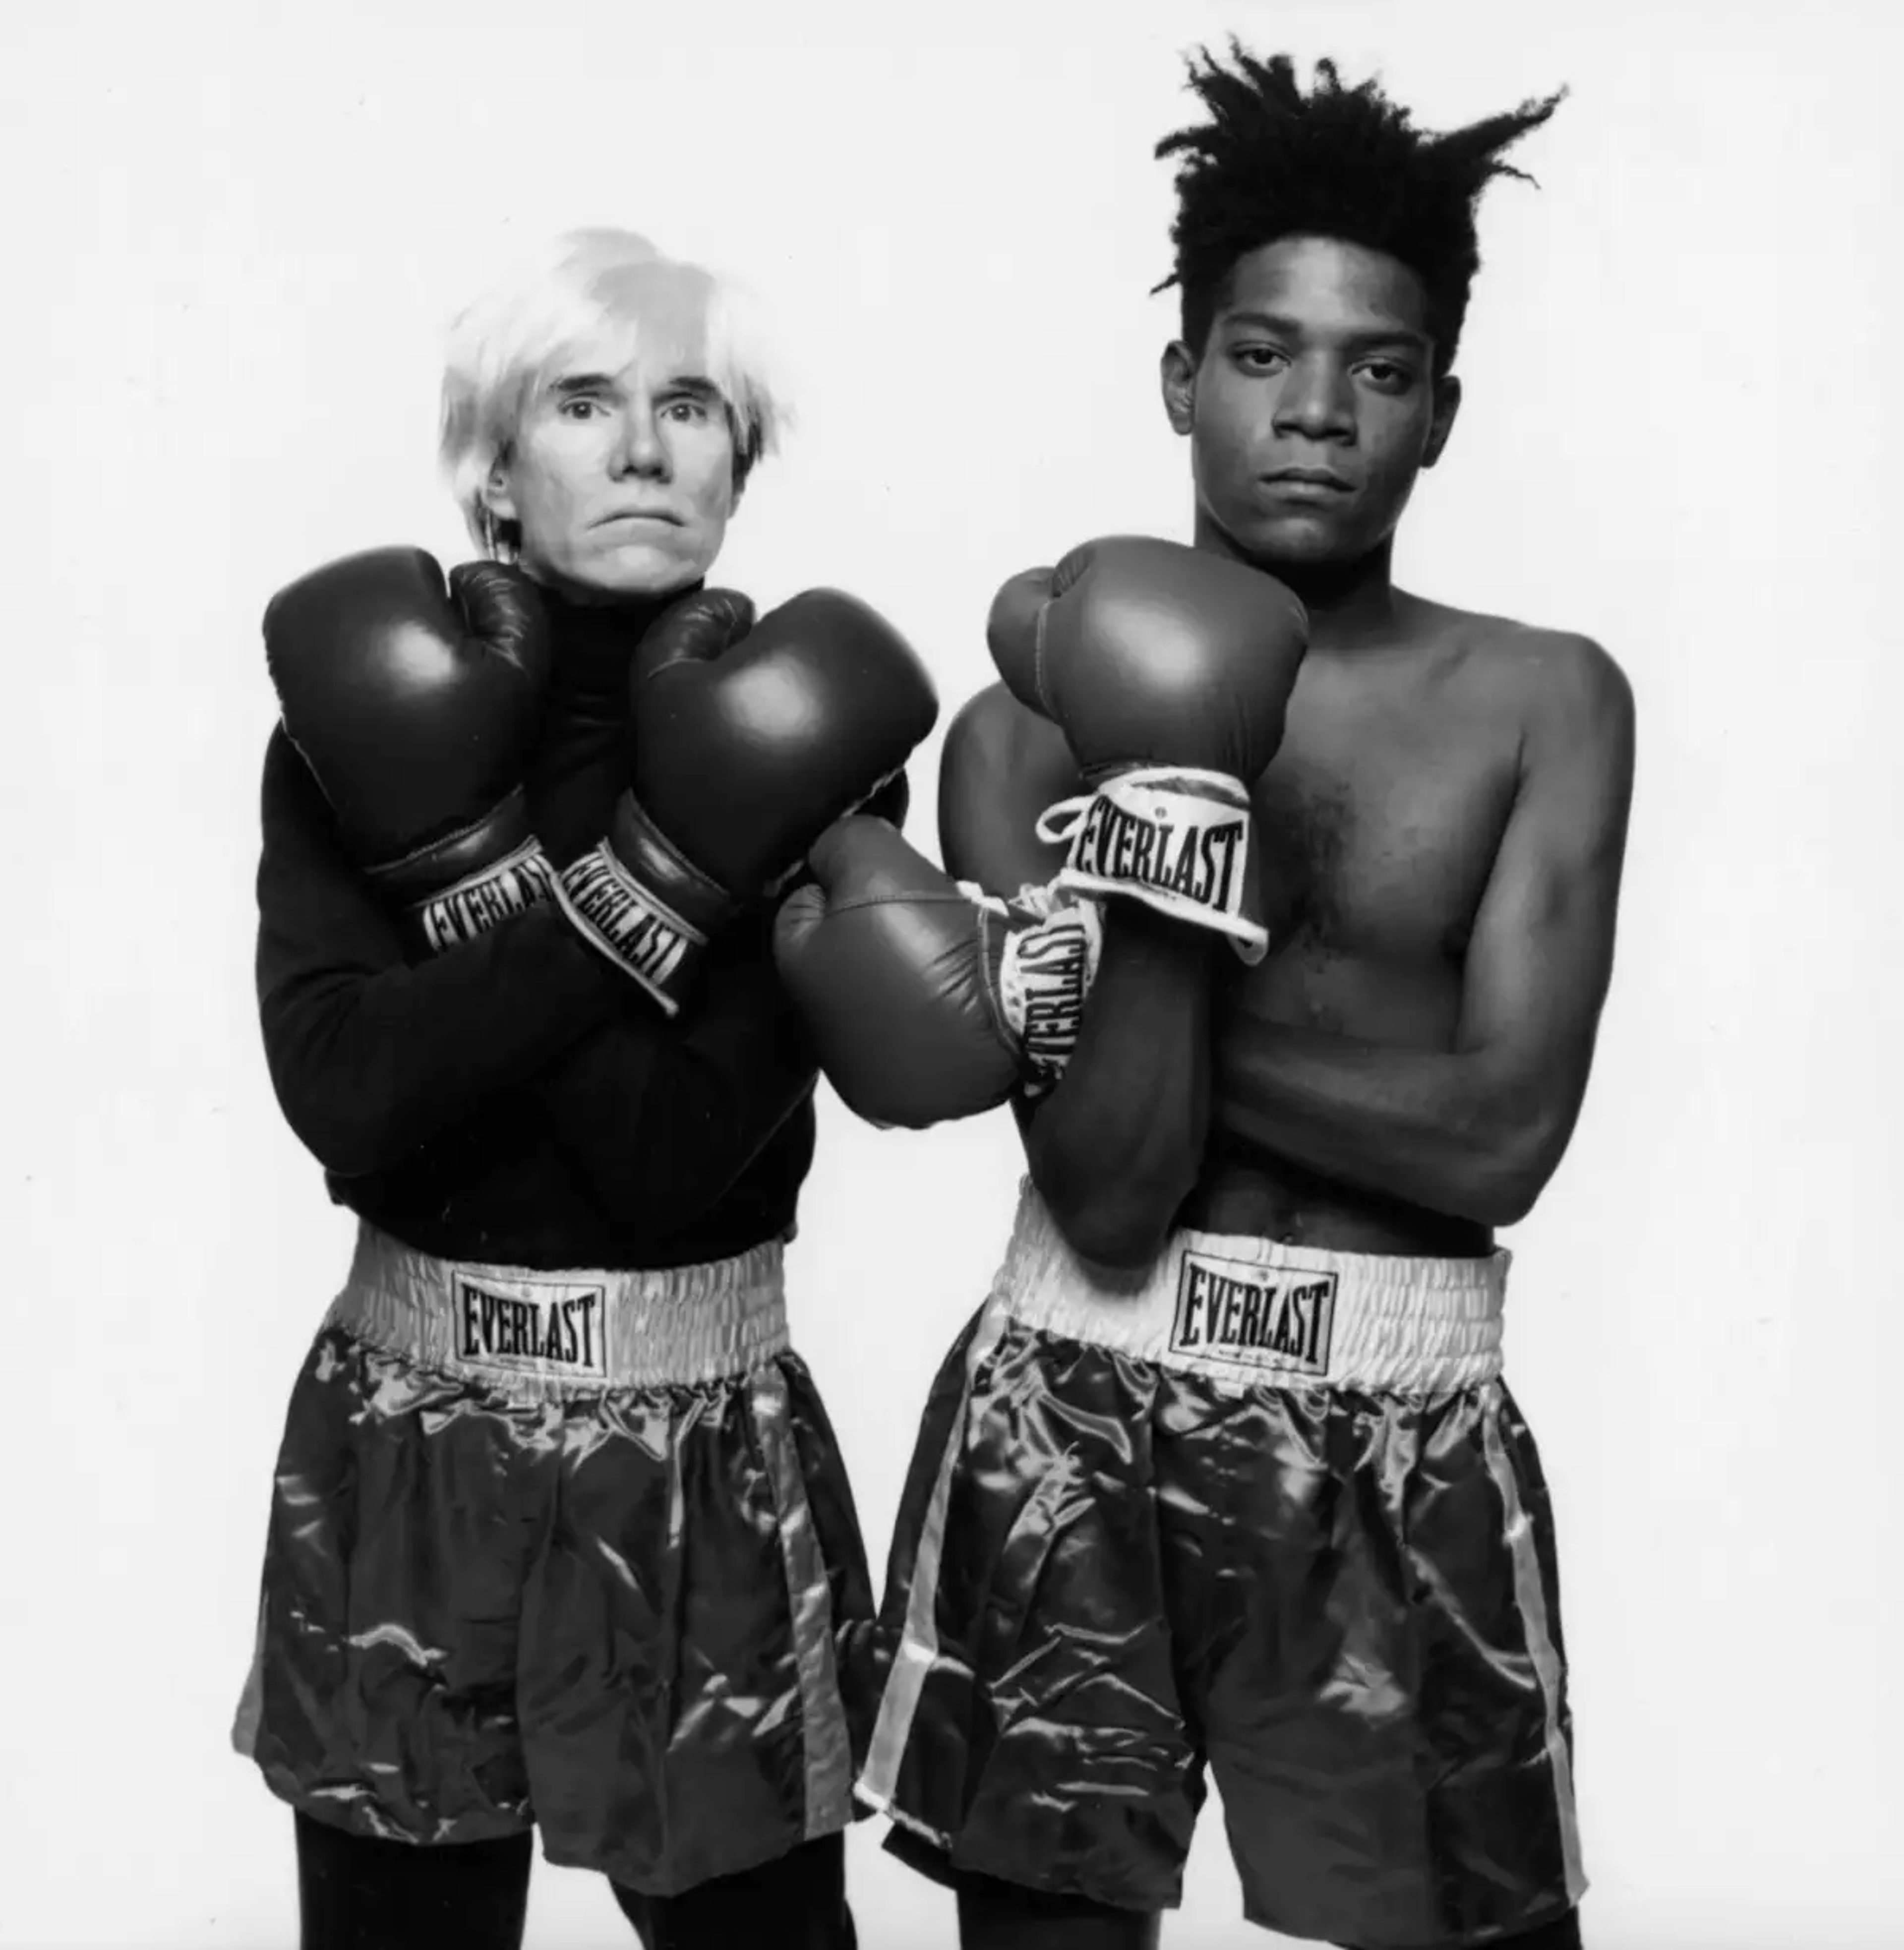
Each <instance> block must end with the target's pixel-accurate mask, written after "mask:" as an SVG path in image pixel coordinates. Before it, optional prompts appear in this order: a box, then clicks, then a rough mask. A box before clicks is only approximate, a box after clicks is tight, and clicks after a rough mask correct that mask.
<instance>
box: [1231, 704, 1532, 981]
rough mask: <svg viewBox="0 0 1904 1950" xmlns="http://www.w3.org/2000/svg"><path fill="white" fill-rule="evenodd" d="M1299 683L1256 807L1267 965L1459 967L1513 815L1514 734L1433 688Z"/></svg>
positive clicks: (1509, 721) (1504, 717)
mask: <svg viewBox="0 0 1904 1950" xmlns="http://www.w3.org/2000/svg"><path fill="white" fill-rule="evenodd" d="M1304 676H1305V682H1304V684H1298V689H1297V692H1296V694H1295V697H1294V699H1292V706H1291V711H1290V717H1289V729H1288V732H1287V734H1286V736H1285V740H1284V743H1283V745H1282V749H1281V751H1280V752H1279V753H1278V755H1277V757H1276V762H1275V763H1274V764H1273V765H1272V766H1271V767H1270V770H1269V771H1268V772H1267V774H1265V775H1264V777H1263V778H1262V780H1261V781H1260V782H1259V783H1258V785H1257V790H1256V794H1255V799H1256V804H1257V815H1258V817H1257V833H1258V836H1259V848H1260V852H1259V862H1260V864H1259V873H1260V877H1261V883H1262V887H1263V892H1264V901H1265V906H1266V909H1267V918H1268V920H1269V924H1270V934H1271V939H1272V941H1273V942H1274V943H1275V944H1276V946H1275V948H1273V950H1272V955H1273V958H1276V957H1278V956H1282V957H1292V958H1300V959H1302V960H1304V961H1308V962H1310V963H1312V964H1313V963H1314V962H1315V961H1318V960H1322V961H1335V960H1345V961H1365V962H1370V963H1373V964H1382V965H1384V966H1386V967H1391V968H1406V967H1416V968H1418V969H1422V970H1426V969H1427V968H1428V967H1431V966H1435V965H1439V966H1443V967H1446V966H1453V967H1459V965H1460V962H1461V961H1462V959H1463V956H1464V955H1465V953H1466V948H1467V943H1468V940H1469V936H1470V935H1471V933H1472V930H1473V927H1474V922H1475V917H1476V914H1477V913H1478V911H1479V908H1480V905H1481V901H1482V896H1483V894H1484V893H1485V890H1486V888H1487V884H1488V877H1489V874H1490V872H1491V868H1492V866H1493V863H1494V856H1495V854H1496V852H1497V850H1498V849H1499V846H1500V838H1501V835H1502V833H1503V831H1504V829H1505V827H1506V825H1507V818H1508V815H1509V812H1510V810H1511V808H1512V805H1513V798H1514V793H1515V790H1516V780H1517V777H1518V767H1519V729H1518V725H1517V724H1516V721H1514V720H1513V718H1512V716H1511V715H1510V714H1509V713H1507V712H1503V711H1500V710H1499V709H1490V708H1489V707H1488V706H1487V705H1486V704H1485V702H1482V701H1480V700H1477V699H1476V698H1475V697H1474V696H1473V695H1472V693H1471V691H1470V690H1469V688H1468V687H1464V686H1460V685H1455V684H1447V683H1445V682H1438V681H1434V680H1433V679H1432V678H1429V679H1415V680H1413V681H1391V682H1388V683H1386V684H1384V683H1382V682H1380V681H1370V680H1368V679H1366V678H1362V679H1360V680H1359V681H1344V680H1342V679H1341V678H1335V677H1332V676H1331V675H1330V674H1328V673H1326V672H1324V673H1323V674H1321V676H1320V678H1319V679H1318V680H1317V681H1315V682H1313V683H1309V682H1307V676H1308V673H1307V671H1305V674H1304Z"/></svg>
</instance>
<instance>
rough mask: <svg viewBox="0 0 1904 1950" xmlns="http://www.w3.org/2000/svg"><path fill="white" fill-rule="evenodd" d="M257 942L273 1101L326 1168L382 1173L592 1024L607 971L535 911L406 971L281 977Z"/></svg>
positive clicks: (603, 1005)
mask: <svg viewBox="0 0 1904 1950" xmlns="http://www.w3.org/2000/svg"><path fill="white" fill-rule="evenodd" d="M271 949H272V943H271V940H270V936H269V934H268V933H267V935H266V937H265V938H264V939H263V941H261V942H260V1019H261V1021H262V1024H263V1032H264V1042H265V1050H266V1058H267V1060H268V1061H269V1064H270V1071H271V1077H272V1082H273V1086H274V1087H275V1088H276V1092H277V1095H278V1100H279V1104H280V1105H281V1107H282V1109H283V1111H284V1113H285V1118H286V1120H287V1121H288V1123H290V1125H291V1128H292V1129H293V1130H294V1131H295V1132H296V1133H297V1134H298V1137H299V1138H300V1139H301V1140H302V1141H303V1142H304V1144H305V1145H306V1146H307V1148H309V1149H310V1151H311V1152H312V1153H313V1154H314V1155H315V1156H316V1157H317V1158H318V1159H319V1161H320V1162H321V1163H323V1164H324V1165H325V1166H326V1168H327V1169H329V1170H332V1171H335V1172H337V1173H339V1174H340V1175H341V1176H347V1177H349V1176H360V1175H361V1174H363V1173H368V1172H373V1171H377V1170H382V1169H384V1168H385V1167H387V1166H388V1165H390V1164H391V1163H394V1162H395V1161H396V1160H398V1159H400V1158H401V1157H404V1155H405V1154H407V1152H409V1151H413V1150H414V1149H415V1148H416V1147H417V1146H418V1145H422V1144H425V1143H427V1142H429V1141H430V1140H431V1139H432V1138H435V1137H436V1136H438V1135H439V1134H440V1133H441V1132H443V1131H444V1130H445V1129H448V1128H449V1127H450V1126H453V1125H454V1124H455V1123H457V1120H459V1119H460V1118H461V1117H463V1116H464V1115H466V1114H467V1113H468V1112H469V1111H470V1110H471V1109H472V1108H473V1107H475V1105H476V1104H479V1103H481V1101H483V1100H484V1099H485V1098H487V1097H488V1096H490V1095H492V1094H494V1092H497V1091H499V1090H504V1089H510V1088H513V1087H514V1086H518V1085H519V1084H522V1083H523V1082H526V1081H528V1079H531V1078H532V1077H533V1076H535V1075H536V1074H537V1073H538V1072H539V1071H541V1070H542V1069H543V1068H544V1067H546V1066H547V1065H548V1064H551V1063H553V1062H555V1061H556V1060H557V1059H558V1058H560V1057H561V1056H562V1054H563V1052H564V1051H566V1050H568V1049H569V1048H570V1047H571V1046H572V1045H574V1044H575V1043H576V1042H578V1041H579V1040H581V1039H582V1038H584V1037H585V1036H587V1035H588V1034H589V1033H590V1032H591V1030H594V1028H595V1027H596V1026H597V1025H598V1024H600V1023H603V1022H604V1021H606V1020H608V1019H609V1017H610V1016H611V1014H612V1012H613V1011H614V1010H615V1008H616V1007H617V1006H618V1005H619V1001H620V998H619V995H618V994H617V992H616V989H615V975H614V971H613V970H610V969H607V968H606V967H598V966H597V965H596V962H595V958H594V957H592V956H591V955H590V953H589V952H588V950H587V949H586V948H584V946H582V945H581V943H579V942H577V941H575V939H574V938H573V936H572V935H571V934H570V933H569V931H568V930H567V927H566V924H565V923H564V922H563V921H562V918H561V917H560V916H559V914H556V913H555V912H554V911H553V910H551V909H538V910H536V911H531V913H529V914H523V915H521V916H519V917H516V918H515V919H513V920H510V921H509V922H506V923H505V924H503V926H502V927H499V928H497V929H496V930H494V931H493V932H492V933H489V934H488V935H485V936H482V937H481V939H478V940H477V941H475V942H470V943H468V944H466V945H464V946H462V947H460V948H457V949H452V950H451V951H450V952H448V953H447V954H445V955H441V956H438V957H437V958H434V959H432V960H430V961H425V962H421V963H419V964H416V965H414V966H412V965H410V964H404V963H401V962H399V963H397V964H394V965H390V966H385V967H376V968H374V969H373V968H369V967H365V966H363V964H351V963H347V962H332V963H329V964H325V963H323V962H319V963H316V964H306V965H301V966H295V967H285V966H283V965H282V964H279V962H278V961H276V958H274V957H273V954H272V952H271Z"/></svg>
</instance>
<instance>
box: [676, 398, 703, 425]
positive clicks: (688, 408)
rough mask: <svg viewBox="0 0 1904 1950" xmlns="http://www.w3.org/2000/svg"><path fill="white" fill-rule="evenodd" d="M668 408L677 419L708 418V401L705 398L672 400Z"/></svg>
mask: <svg viewBox="0 0 1904 1950" xmlns="http://www.w3.org/2000/svg"><path fill="white" fill-rule="evenodd" d="M668 411H669V412H670V413H672V414H673V415H674V416H675V418H676V419H684V420H690V421H693V420H704V419H706V418H707V402H706V400H670V401H669V402H668Z"/></svg>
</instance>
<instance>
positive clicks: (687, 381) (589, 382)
mask: <svg viewBox="0 0 1904 1950" xmlns="http://www.w3.org/2000/svg"><path fill="white" fill-rule="evenodd" d="M615 385H616V382H615V379H614V378H613V377H612V375H609V374H608V373H606V372H572V373H569V374H568V375H566V377H564V378H560V379H558V380H557V381H556V382H555V391H556V392H557V393H558V394H560V395H561V397H562V398H564V399H572V398H573V397H575V395H576V394H578V393H612V391H614V390H615ZM655 391H656V392H658V393H675V394H684V395H685V396H686V397H689V398H691V399H696V400H718V399H719V398H720V397H721V389H720V388H719V387H718V386H717V385H715V383H714V382H713V381H712V379H707V378H703V377H702V376H701V375H700V374H699V373H696V372H684V373H680V374H678V375H676V376H675V378H672V379H669V380H668V381H666V382H665V383H664V384H662V385H659V386H657V387H656V388H655Z"/></svg>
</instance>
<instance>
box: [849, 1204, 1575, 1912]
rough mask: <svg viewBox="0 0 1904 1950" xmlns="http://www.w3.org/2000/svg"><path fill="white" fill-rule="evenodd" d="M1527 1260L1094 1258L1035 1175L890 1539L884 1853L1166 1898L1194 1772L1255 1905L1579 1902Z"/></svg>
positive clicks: (1136, 1902)
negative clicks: (1528, 1320)
mask: <svg viewBox="0 0 1904 1950" xmlns="http://www.w3.org/2000/svg"><path fill="white" fill-rule="evenodd" d="M1506 1282H1507V1254H1504V1253H1501V1254H1495V1255H1494V1256H1493V1257H1491V1258H1489V1259H1485V1260H1448V1261H1437V1260H1405V1259H1384V1258H1373V1257H1366V1256H1354V1257H1351V1256H1348V1255H1336V1254H1324V1253H1320V1252H1315V1251H1308V1250H1305V1249H1298V1248H1283V1247H1280V1246H1278V1245H1276V1244H1273V1243H1272V1242H1266V1241H1261V1240H1255V1239H1246V1238H1223V1237H1217V1236H1212V1235H1199V1234H1195V1233H1184V1234H1179V1235H1177V1237H1176V1238H1175V1240H1174V1241H1173V1243H1172V1244H1171V1245H1170V1248H1169V1249H1168V1250H1167V1252H1166V1253H1165V1254H1164V1256H1163V1257H1162V1258H1161V1260H1160V1261H1159V1262H1158V1264H1157V1265H1156V1266H1155V1267H1154V1268H1153V1269H1151V1271H1150V1272H1148V1274H1139V1275H1136V1276H1133V1277H1132V1278H1131V1279H1130V1280H1128V1281H1119V1282H1117V1283H1115V1284H1112V1283H1109V1276H1106V1275H1105V1274H1104V1273H1103V1272H1102V1270H1098V1271H1095V1272H1094V1271H1092V1269H1089V1268H1087V1267H1086V1266H1085V1265H1084V1263H1083V1262H1081V1261H1080V1260H1077V1258H1076V1257H1075V1256H1074V1255H1073V1254H1071V1253H1070V1251H1069V1249H1068V1248H1067V1247H1066V1245H1065V1244H1064V1240H1063V1239H1062V1238H1061V1236H1060V1235H1059V1234H1058V1232H1057V1229H1056V1228H1055V1226H1053V1224H1052V1222H1051V1220H1050V1218H1049V1215H1048V1214H1047V1213H1045V1210H1044V1209H1043V1207H1042V1205H1041V1204H1039V1201H1038V1199H1037V1198H1036V1194H1035V1193H1033V1192H1032V1191H1030V1189H1029V1188H1027V1191H1026V1194H1025V1196H1024V1202H1023V1204H1021V1210H1020V1214H1019V1220H1018V1223H1017V1229H1016V1231H1015V1232H1014V1237H1013V1239H1012V1242H1011V1247H1010V1249H1009V1251H1008V1255H1007V1257H1006V1260H1005V1266H1004V1267H1003V1269H1002V1272H1001V1273H1000V1275H999V1278H998V1280H997V1282H996V1284H995V1286H994V1289H993V1294H992V1297H991V1298H990V1300H989V1301H988V1302H987V1304H986V1306H985V1307H984V1308H983V1310H981V1311H980V1313H979V1314H978V1316H977V1318H976V1319H974V1321H973V1322H972V1323H971V1325H970V1326H969V1327H968V1329H967V1330H966V1332H965V1333H964V1335H963V1336H962V1337H961V1339H960V1341H959V1342H958V1344H957V1345H956V1346H955V1347H954V1349H953V1350H952V1354H951V1355H950V1357H949V1359H948V1360H946V1363H945V1365H944V1366H943V1369H942V1370H941V1372H940V1376H939V1379H938V1382H937V1385H936V1388H935V1390H934V1392H933V1397H932V1400H931V1402H930V1406H929V1408H928V1410H927V1418H926V1424H925V1428H924V1432H923V1434H922V1436H921V1440H920V1443H919V1445H918V1450H917V1452H916V1453H915V1459H914V1462H913V1466H912V1470H911V1477H910V1479H909V1481H908V1484H907V1487H906V1491H905V1497H904V1500H903V1503H902V1510H901V1515H900V1519H899V1527H898V1531H897V1534H896V1537H895V1540H894V1543H893V1555H892V1558H891V1561H890V1568H889V1573H888V1584H887V1598H886V1603H885V1608H884V1611H883V1615H882V1620H881V1631H880V1637H881V1656H882V1660H883V1662H884V1663H885V1664H886V1665H887V1668H888V1675H887V1681H886V1685H885V1690H884V1697H883V1703H882V1705H881V1709H880V1717H879V1719H878V1722H877V1726H876V1727H875V1729H874V1736H873V1744H872V1752H871V1758H870V1760H869V1762H868V1765H867V1767H866V1768H865V1771H864V1773H863V1774H862V1777H861V1781H860V1793H861V1795H862V1799H865V1801H866V1802H868V1803H869V1805H872V1806H874V1807H875V1808H879V1809H880V1810H882V1811H885V1812H886V1813H887V1814H890V1816H891V1817H892V1818H893V1819H894V1821H896V1822H897V1823H898V1824H900V1827H901V1829H902V1831H904V1832H903V1833H901V1834H899V1835H896V1836H895V1843H896V1846H899V1847H900V1852H902V1853H903V1854H905V1855H907V1856H908V1858H909V1859H911V1860H913V1861H915V1862H918V1863H919V1864H921V1866H924V1867H927V1869H928V1871H929V1872H932V1873H942V1874H943V1872H944V1871H946V1870H952V1871H970V1872H973V1873H976V1874H983V1875H988V1876H992V1877H999V1878H1002V1879H1003V1880H1006V1881H1008V1882H1013V1883H1019V1884H1021V1885H1024V1886H1030V1887H1033V1888H1036V1889H1045V1890H1048V1891H1050V1892H1054V1893H1062V1894H1070V1895H1081V1896H1084V1897H1087V1898H1090V1899H1094V1900H1095V1901H1097V1902H1102V1903H1106V1904H1110V1905H1115V1906H1117V1907H1120V1908H1132V1909H1137V1910H1143V1911H1155V1910H1160V1909H1164V1908H1171V1907H1173V1906H1175V1905H1176V1903H1177V1902H1178V1901H1179V1896H1180V1890H1181V1880H1182V1871H1183V1862H1184V1860H1185V1858H1186V1855H1187V1853H1188V1852H1189V1845H1190V1838H1191V1831H1192V1827H1194V1825H1195V1820H1196V1817H1197V1814H1198V1809H1199V1808H1200V1806H1201V1802H1202V1800H1203V1798H1204V1773H1205V1769H1206V1768H1208V1770H1209V1771H1210V1772H1211V1774H1214V1778H1215V1780H1216V1783H1217V1789H1218V1791H1219V1793H1220V1795H1221V1797H1222V1801H1223V1811H1224V1814H1225V1817H1226V1822H1227V1825H1228V1828H1229V1841H1230V1846H1231V1852H1232V1855H1233V1858H1234V1859H1235V1861H1236V1867H1237V1870H1238V1872H1239V1875H1240V1877H1241V1879H1242V1886H1243V1894H1244V1905H1245V1913H1246V1914H1248V1917H1250V1918H1251V1920H1253V1921H1254V1922H1256V1923H1258V1924H1263V1925H1264V1926H1265V1927H1267V1928H1270V1929H1273V1930H1279V1931H1282V1932H1283V1933H1285V1934H1287V1935H1289V1936H1294V1937H1298V1938H1303V1939H1314V1940H1319V1941H1322V1942H1333V1943H1342V1944H1350V1945H1357V1946H1360V1947H1361V1950H1404V1946H1410V1950H1412V1946H1422V1945H1454V1944H1485V1943H1491V1942H1496V1941H1497V1940H1499V1939H1502V1938H1504V1937H1507V1936H1511V1935H1513V1934H1515V1933H1519V1932H1522V1931H1525V1930H1528V1929H1532V1928H1533V1927H1537V1926H1538V1925H1539V1924H1541V1923H1543V1922H1544V1921H1546V1920H1550V1918H1553V1917H1557V1916H1558V1915H1560V1914H1563V1913H1564V1912H1565V1911H1566V1910H1568V1909H1569V1908H1572V1906H1573V1905H1575V1903H1577V1902H1578V1899H1579V1898H1580V1895H1581V1892H1582V1891H1583V1890H1584V1889H1585V1878H1584V1877H1583V1875H1582V1874H1581V1864H1580V1855H1579V1848H1578V1836H1577V1832H1576V1829H1575V1816H1574V1802H1573V1793H1572V1726H1571V1718H1570V1715H1569V1708H1568V1704H1567V1699H1566V1671H1565V1665H1564V1658H1563V1648H1562V1641H1561V1634H1560V1604H1559V1587H1558V1579H1557V1571H1556V1565H1555V1558H1554V1546H1553V1525H1552V1520H1551V1512H1550V1506H1549V1500H1548V1496H1547V1488H1546V1485H1545V1484H1544V1480H1543V1478H1542V1475H1541V1465H1540V1461H1539V1458H1538V1454H1537V1453H1536V1451H1535V1446H1534V1443H1533V1440H1532V1437H1531V1436H1530V1434H1529V1433H1528V1429H1527V1427H1526V1425H1525V1423H1524V1422H1523V1421H1522V1419H1521V1416H1520V1414H1519V1411H1518V1410H1516V1406H1515V1405H1514V1402H1513V1398H1512V1397H1511V1396H1510V1394H1509V1393H1508V1391H1507V1388H1506V1387H1505V1386H1504V1385H1503V1383H1502V1381H1501V1379H1500V1325H1501V1309H1502V1304H1503V1301H1504V1296H1505V1288H1506ZM921 1844H923V1845H924V1846H923V1847H922V1846H921ZM922 1858H924V1859H923V1860H922Z"/></svg>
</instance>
